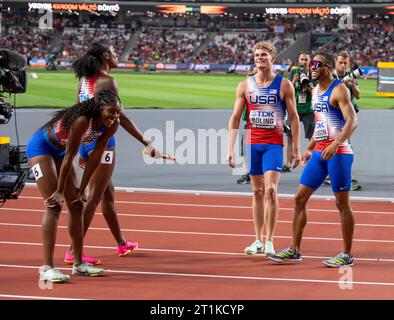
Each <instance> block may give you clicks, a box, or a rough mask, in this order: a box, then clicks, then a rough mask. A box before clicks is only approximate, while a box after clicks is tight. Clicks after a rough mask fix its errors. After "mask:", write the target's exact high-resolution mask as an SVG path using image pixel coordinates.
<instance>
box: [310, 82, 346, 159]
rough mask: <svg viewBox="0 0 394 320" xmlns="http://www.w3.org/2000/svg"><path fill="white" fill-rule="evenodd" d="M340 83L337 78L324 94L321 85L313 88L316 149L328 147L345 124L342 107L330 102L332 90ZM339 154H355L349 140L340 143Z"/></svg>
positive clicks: (320, 149)
mask: <svg viewBox="0 0 394 320" xmlns="http://www.w3.org/2000/svg"><path fill="white" fill-rule="evenodd" d="M340 83H341V82H340V81H339V80H335V81H334V82H333V83H332V84H331V86H330V87H329V88H328V90H327V91H326V92H324V93H323V94H322V93H321V92H320V87H319V85H317V86H316V87H315V89H314V90H313V95H312V108H313V112H314V114H315V130H314V133H313V139H314V140H315V141H316V145H315V150H316V151H323V150H324V149H325V148H326V147H328V146H329V145H330V144H331V143H332V142H333V141H334V140H335V139H336V137H337V136H338V135H339V134H340V133H341V132H342V130H343V127H344V126H345V123H346V121H345V118H344V117H343V114H342V112H341V109H340V108H334V107H333V106H332V105H331V103H330V97H331V94H332V91H333V90H334V88H335V87H336V86H337V85H338V84H340ZM337 154H353V150H352V146H351V145H350V142H349V140H346V141H345V142H343V143H342V144H340V145H339V147H338V152H337Z"/></svg>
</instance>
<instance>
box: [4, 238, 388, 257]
mask: <svg viewBox="0 0 394 320" xmlns="http://www.w3.org/2000/svg"><path fill="white" fill-rule="evenodd" d="M2 244H3V245H21V246H40V247H41V246H42V243H37V242H15V241H0V245H2ZM56 247H64V248H68V247H70V245H68V244H56ZM84 248H88V249H105V250H114V251H115V250H116V247H107V246H92V245H84ZM135 250H136V251H148V252H170V253H191V254H208V255H231V256H248V257H259V258H261V257H263V256H262V255H252V256H251V255H247V254H245V253H243V252H221V251H197V250H177V249H155V248H141V247H139V248H138V249H135ZM302 258H303V259H319V260H322V259H327V258H330V257H323V256H304V255H303V256H302ZM355 260H357V261H372V262H394V259H386V258H360V257H356V258H355Z"/></svg>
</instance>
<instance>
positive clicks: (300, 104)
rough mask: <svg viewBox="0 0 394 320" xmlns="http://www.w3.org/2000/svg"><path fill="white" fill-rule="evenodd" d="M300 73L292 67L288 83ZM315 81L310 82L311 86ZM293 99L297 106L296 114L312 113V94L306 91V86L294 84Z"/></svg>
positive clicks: (298, 83) (298, 68)
mask: <svg viewBox="0 0 394 320" xmlns="http://www.w3.org/2000/svg"><path fill="white" fill-rule="evenodd" d="M300 73H301V68H300V67H294V68H292V69H291V73H290V81H293V79H294V76H295V75H296V74H300ZM316 83H317V81H316V80H312V85H313V86H315V85H316ZM293 86H294V90H295V98H296V104H297V112H298V114H309V113H312V112H313V110H312V93H311V92H310V91H309V90H308V89H307V87H306V86H301V83H300V82H299V81H296V82H295V83H294V85H293Z"/></svg>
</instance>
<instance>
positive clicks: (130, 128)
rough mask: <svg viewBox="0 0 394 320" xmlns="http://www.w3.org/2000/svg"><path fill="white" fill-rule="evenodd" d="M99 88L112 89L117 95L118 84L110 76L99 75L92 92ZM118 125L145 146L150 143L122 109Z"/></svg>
mask: <svg viewBox="0 0 394 320" xmlns="http://www.w3.org/2000/svg"><path fill="white" fill-rule="evenodd" d="M101 90H112V91H114V92H116V94H117V95H118V96H119V90H118V84H117V83H116V80H115V79H114V78H112V77H111V76H108V75H106V76H101V77H99V78H98V79H97V81H96V83H95V85H94V92H99V91H101ZM120 125H121V126H122V128H123V129H125V130H126V131H127V132H128V133H129V134H130V135H132V136H133V137H134V138H135V139H137V140H138V141H139V142H141V143H142V144H143V145H145V146H147V145H148V144H150V141H149V140H146V139H145V138H144V135H143V134H142V132H141V131H140V130H139V129H138V127H137V126H136V125H135V123H134V122H133V121H132V120H131V119H129V118H128V117H127V116H126V114H125V113H124V112H123V110H121V111H120Z"/></svg>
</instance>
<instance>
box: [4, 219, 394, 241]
mask: <svg viewBox="0 0 394 320" xmlns="http://www.w3.org/2000/svg"><path fill="white" fill-rule="evenodd" d="M0 226H13V227H32V228H41V225H39V224H27V223H4V222H0ZM58 228H59V229H67V226H58ZM89 230H95V231H110V230H109V228H97V227H90V228H89ZM121 231H123V232H142V233H144V232H145V233H163V234H184V235H199V236H215V237H217V236H223V237H248V238H252V237H254V235H252V234H242V233H214V232H191V231H172V230H148V229H127V228H126V229H121ZM274 238H276V239H292V237H291V236H274ZM302 239H303V240H326V241H343V239H342V238H320V237H303V238H302ZM353 242H374V243H394V240H375V239H353Z"/></svg>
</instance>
